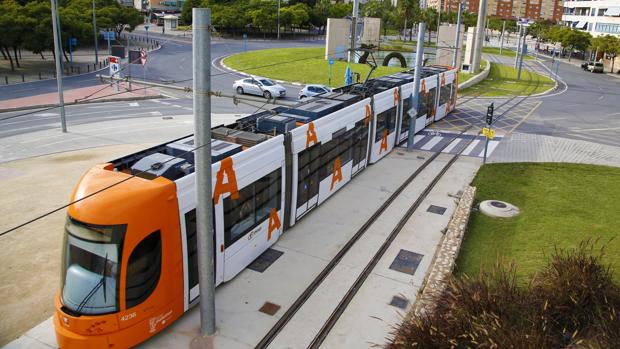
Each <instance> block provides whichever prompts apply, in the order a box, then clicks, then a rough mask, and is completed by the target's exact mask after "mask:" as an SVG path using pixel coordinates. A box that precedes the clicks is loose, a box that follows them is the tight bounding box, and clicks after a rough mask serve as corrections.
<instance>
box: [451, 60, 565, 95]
mask: <svg viewBox="0 0 620 349" xmlns="http://www.w3.org/2000/svg"><path fill="white" fill-rule="evenodd" d="M459 81H460V80H459ZM554 85H555V83H554V82H553V80H551V79H550V78H548V77H546V76H543V75H540V74H537V73H533V72H530V71H527V70H525V69H522V70H521V80H519V81H517V69H515V68H513V67H509V66H506V65H503V64H497V63H491V71H490V72H489V76H488V77H487V78H486V79H485V80H483V81H482V82H480V83H479V84H477V85H474V86H472V87H470V88H467V89H464V90H462V91H460V93H463V94H469V93H478V92H481V91H482V94H481V95H480V96H482V97H501V96H514V95H520V96H526V95H530V94H537V93H541V92H544V91H547V90H548V89H550V88H552V87H553V86H554Z"/></svg>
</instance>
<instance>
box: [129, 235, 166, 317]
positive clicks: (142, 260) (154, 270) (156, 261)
mask: <svg viewBox="0 0 620 349" xmlns="http://www.w3.org/2000/svg"><path fill="white" fill-rule="evenodd" d="M160 274H161V233H160V231H159V230H157V231H155V232H153V233H151V234H150V235H149V236H147V237H146V238H144V240H142V241H141V242H140V243H139V244H138V246H136V248H135V249H134V250H133V252H131V255H130V256H129V262H128V264H127V283H126V286H125V301H126V306H127V308H131V307H135V306H136V305H138V304H140V303H142V302H144V301H145V300H146V299H147V298H148V297H149V296H150V295H151V293H153V291H154V290H155V287H156V286H157V282H158V281H159V275H160Z"/></svg>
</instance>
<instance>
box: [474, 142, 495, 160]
mask: <svg viewBox="0 0 620 349" xmlns="http://www.w3.org/2000/svg"><path fill="white" fill-rule="evenodd" d="M498 145H499V141H489V146H488V148H487V157H489V156H491V153H493V150H495V148H497V146H498ZM478 156H479V157H484V149H482V151H481V152H480V154H478Z"/></svg>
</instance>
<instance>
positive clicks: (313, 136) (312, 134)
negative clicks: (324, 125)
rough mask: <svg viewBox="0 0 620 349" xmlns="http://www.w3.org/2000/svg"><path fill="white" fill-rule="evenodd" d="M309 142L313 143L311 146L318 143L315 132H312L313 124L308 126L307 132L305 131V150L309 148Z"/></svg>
mask: <svg viewBox="0 0 620 349" xmlns="http://www.w3.org/2000/svg"><path fill="white" fill-rule="evenodd" d="M310 142H313V145H314V144H317V143H319V141H318V139H317V137H316V131H315V130H314V122H310V123H309V124H308V130H307V131H306V148H308V147H309V146H310Z"/></svg>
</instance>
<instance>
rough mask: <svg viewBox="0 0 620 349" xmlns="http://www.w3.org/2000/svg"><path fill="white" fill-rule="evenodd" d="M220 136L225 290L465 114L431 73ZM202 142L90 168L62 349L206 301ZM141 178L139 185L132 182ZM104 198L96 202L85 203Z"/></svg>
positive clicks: (60, 303) (444, 81)
mask: <svg viewBox="0 0 620 349" xmlns="http://www.w3.org/2000/svg"><path fill="white" fill-rule="evenodd" d="M413 73H414V72H413V70H410V71H405V72H401V73H397V74H393V75H390V76H384V77H381V78H377V79H371V80H369V81H367V82H365V83H364V84H354V85H349V86H345V87H342V88H338V89H335V90H334V91H332V92H329V93H325V94H322V95H319V96H316V97H313V98H310V99H308V100H304V102H300V103H299V104H298V105H296V106H293V107H278V108H275V109H274V110H273V111H268V112H262V113H258V114H254V115H250V116H247V117H245V118H242V119H239V120H237V121H236V122H235V123H233V124H230V125H221V126H217V127H214V128H213V129H212V144H211V151H212V154H211V155H212V157H211V159H212V171H213V174H214V175H213V182H212V188H213V192H212V193H211V195H212V198H213V220H214V222H213V223H214V224H213V226H214V246H215V282H216V285H219V284H221V283H223V282H226V281H228V280H231V279H232V278H233V277H235V275H237V274H238V273H239V272H241V271H242V270H243V269H244V268H245V267H246V266H247V265H249V264H250V263H251V262H252V261H253V260H254V259H256V258H257V257H258V256H259V255H261V254H262V253H263V252H264V251H265V250H266V249H267V248H269V247H270V246H271V245H273V244H275V243H276V241H277V240H278V238H279V237H280V236H281V235H282V234H283V233H284V231H285V230H286V229H288V228H289V227H291V226H294V225H295V224H296V223H297V222H298V221H299V220H300V219H302V218H303V216H304V215H306V214H307V213H308V212H310V211H311V210H313V209H314V208H316V207H318V206H319V205H321V204H322V203H323V202H325V200H327V199H328V198H329V197H330V196H332V195H334V193H336V192H337V191H338V190H339V189H340V188H342V187H343V186H345V185H346V184H347V183H348V182H349V181H350V180H351V179H352V178H353V177H355V176H356V175H358V174H359V173H360V172H361V171H363V170H364V169H365V168H366V167H367V166H368V165H370V164H374V163H377V162H378V161H379V160H381V159H382V158H383V157H385V156H386V155H387V154H388V153H389V152H390V151H391V150H392V149H393V148H394V147H395V146H397V145H399V144H400V143H402V142H404V141H406V139H407V137H408V132H409V123H410V122H414V123H415V127H414V129H415V132H418V131H420V130H421V129H423V128H424V127H426V126H427V125H429V124H430V123H432V122H434V121H436V120H439V119H441V118H443V117H444V116H445V115H446V114H447V113H449V112H450V111H451V110H453V109H454V108H455V106H456V99H457V75H456V71H455V70H454V69H451V68H447V67H440V66H432V67H423V68H422V71H421V76H422V79H421V86H420V100H419V104H418V108H411V106H412V103H411V101H412V100H413V99H412V93H413ZM195 146H196V144H195V142H194V137H193V136H187V137H183V138H181V139H176V140H173V141H171V142H168V143H165V144H161V145H158V146H155V147H152V148H149V149H146V150H143V151H140V152H137V153H135V154H131V155H127V156H125V157H122V158H120V159H116V160H113V161H110V162H109V163H105V164H100V165H96V166H94V167H93V168H91V169H90V170H88V171H87V172H86V173H85V174H84V175H83V176H82V178H81V179H80V180H79V182H78V183H77V185H76V186H75V188H74V190H73V193H72V195H71V201H72V202H74V201H77V202H76V203H74V204H73V205H71V206H69V208H68V212H67V213H68V216H67V220H66V223H65V234H64V243H63V258H62V275H61V285H60V289H59V290H58V292H57V294H56V296H55V307H56V311H55V314H54V326H55V330H56V338H57V341H58V345H59V347H61V348H84V347H88V348H112V347H113V348H127V347H132V346H135V345H137V344H139V343H141V342H143V341H145V340H146V339H148V338H150V337H151V336H153V335H155V334H156V333H158V332H160V331H161V330H162V329H163V328H165V327H166V326H168V325H169V324H171V323H172V322H174V321H175V320H176V319H178V318H179V317H180V316H181V315H182V314H183V313H184V312H186V311H187V310H189V309H190V308H191V307H192V306H194V305H195V304H196V303H197V302H198V300H199V291H198V267H197V264H198V258H197V231H196V230H197V224H196V196H197V195H202V194H201V193H196V185H195V181H196V178H195V173H194V153H193V150H195ZM134 175H135V177H134V178H131V177H132V176H134ZM96 192H98V193H97V197H96V199H94V200H90V199H87V200H81V201H80V199H82V198H84V197H86V196H88V195H91V194H93V193H96Z"/></svg>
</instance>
